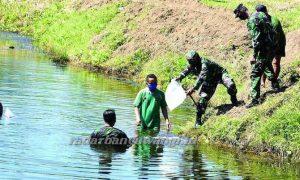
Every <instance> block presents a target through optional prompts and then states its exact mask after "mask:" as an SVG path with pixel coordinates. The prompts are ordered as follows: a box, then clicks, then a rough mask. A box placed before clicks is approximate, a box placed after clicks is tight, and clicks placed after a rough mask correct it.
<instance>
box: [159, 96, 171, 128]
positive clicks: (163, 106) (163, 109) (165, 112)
mask: <svg viewBox="0 0 300 180" xmlns="http://www.w3.org/2000/svg"><path fill="white" fill-rule="evenodd" d="M161 112H162V114H163V116H164V119H165V120H166V126H167V131H169V130H170V129H171V122H170V120H169V116H168V109H167V102H166V99H165V95H164V94H163V95H162V103H161Z"/></svg>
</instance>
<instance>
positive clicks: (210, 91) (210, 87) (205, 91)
mask: <svg viewBox="0 0 300 180" xmlns="http://www.w3.org/2000/svg"><path fill="white" fill-rule="evenodd" d="M218 84H223V85H224V86H225V87H226V89H227V93H228V94H229V95H230V96H236V93H237V89H236V85H235V83H234V81H233V79H232V78H231V77H230V76H229V74H228V72H227V71H226V70H225V69H224V70H223V71H222V74H221V76H220V77H219V79H216V80H215V81H214V82H205V81H204V82H203V84H202V87H201V88H200V91H199V96H200V99H199V103H198V107H197V114H198V115H200V114H201V115H202V114H203V113H204V112H205V110H206V108H207V104H208V101H209V100H210V99H211V97H212V96H213V95H214V93H215V91H216V88H217V86H218Z"/></svg>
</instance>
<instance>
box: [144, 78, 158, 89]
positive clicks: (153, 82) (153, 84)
mask: <svg viewBox="0 0 300 180" xmlns="http://www.w3.org/2000/svg"><path fill="white" fill-rule="evenodd" d="M146 84H147V86H148V88H149V90H150V91H154V90H155V89H156V87H157V77H156V76H155V74H148V75H147V77H146Z"/></svg>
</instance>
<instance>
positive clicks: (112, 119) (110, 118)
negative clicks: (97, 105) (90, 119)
mask: <svg viewBox="0 0 300 180" xmlns="http://www.w3.org/2000/svg"><path fill="white" fill-rule="evenodd" d="M103 120H104V122H105V123H106V124H107V125H109V126H111V127H113V126H114V125H115V123H116V113H115V111H114V110H112V109H108V110H106V111H104V112H103Z"/></svg>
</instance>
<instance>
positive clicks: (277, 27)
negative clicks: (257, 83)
mask: <svg viewBox="0 0 300 180" xmlns="http://www.w3.org/2000/svg"><path fill="white" fill-rule="evenodd" d="M255 9H256V11H257V12H263V13H265V14H266V16H267V17H268V19H269V21H271V23H272V27H273V29H274V31H276V36H275V42H276V45H275V49H274V51H275V57H274V59H273V62H272V65H273V69H274V73H275V78H276V79H278V76H279V73H280V60H281V57H285V45H286V38H285V34H284V32H283V29H282V26H281V23H280V21H279V20H278V18H277V17H275V16H270V15H269V14H268V10H267V7H266V6H265V5H257V6H256V8H255ZM265 82H266V76H265V75H264V74H263V76H262V85H263V86H264V87H265Z"/></svg>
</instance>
